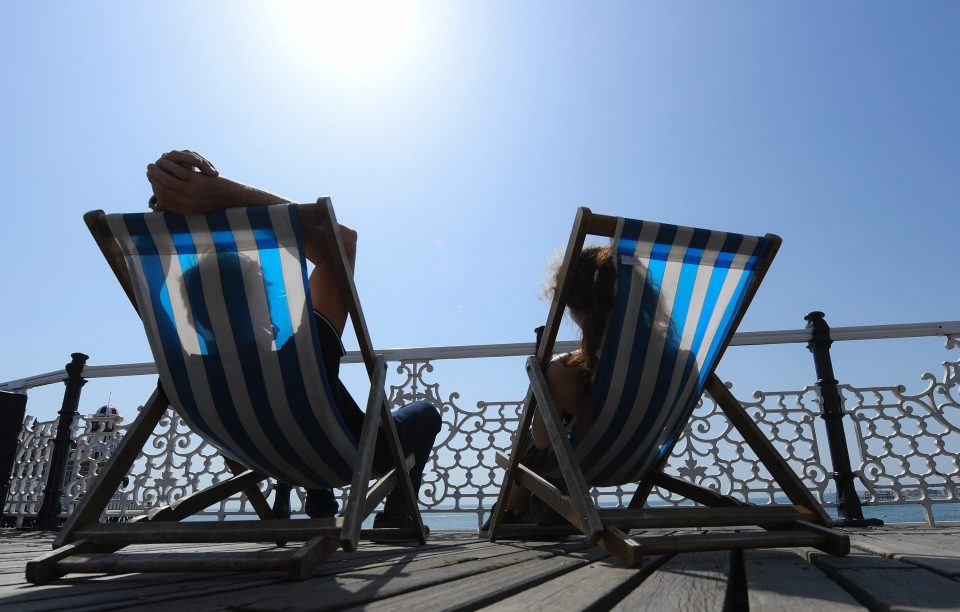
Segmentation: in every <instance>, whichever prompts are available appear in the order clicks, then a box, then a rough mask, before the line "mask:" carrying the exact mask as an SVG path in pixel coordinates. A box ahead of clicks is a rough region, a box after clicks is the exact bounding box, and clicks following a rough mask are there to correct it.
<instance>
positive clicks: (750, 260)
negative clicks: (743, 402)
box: [574, 219, 772, 486]
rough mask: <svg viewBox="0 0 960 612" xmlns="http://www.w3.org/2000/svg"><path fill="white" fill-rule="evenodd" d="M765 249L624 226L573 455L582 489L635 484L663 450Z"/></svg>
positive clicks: (710, 235) (716, 237)
mask: <svg viewBox="0 0 960 612" xmlns="http://www.w3.org/2000/svg"><path fill="white" fill-rule="evenodd" d="M771 245H772V241H771V240H770V239H768V238H762V237H756V236H742V235H739V234H728V233H724V232H714V231H709V230H702V229H695V228H689V227H677V226H673V225H664V224H660V223H650V222H645V221H635V220H631V219H625V220H624V228H623V233H622V237H621V239H620V242H619V244H617V245H614V246H615V248H616V260H617V266H618V277H617V298H616V303H615V305H614V309H613V312H612V313H611V318H610V322H609V324H608V328H607V333H606V336H605V338H604V341H603V346H602V349H601V353H600V362H599V366H598V368H597V372H596V376H595V378H594V409H595V420H594V423H593V425H592V426H591V427H590V430H589V431H588V432H587V434H586V435H585V436H584V437H583V439H582V440H578V441H574V448H575V453H576V457H577V459H578V460H579V462H580V465H581V468H582V469H583V472H584V476H585V478H586V480H587V482H588V483H590V484H591V485H595V486H603V485H620V484H626V483H629V482H636V481H638V480H640V479H641V478H642V477H643V476H644V475H645V474H646V472H647V471H648V470H649V469H651V468H652V467H654V466H656V465H657V464H658V463H659V461H660V460H661V459H662V458H663V456H664V454H666V453H667V452H669V450H670V448H671V447H672V446H673V442H674V440H675V438H676V437H677V436H678V435H679V434H680V432H681V431H682V429H683V426H684V425H685V424H686V422H687V420H688V419H689V417H690V413H691V412H692V411H693V408H694V406H695V405H696V403H697V401H698V399H699V398H700V395H701V393H702V392H703V389H704V385H705V384H706V379H707V375H708V374H709V373H710V372H711V371H712V370H713V368H714V365H715V363H716V360H717V357H718V355H719V353H720V352H721V349H722V347H724V346H726V344H727V342H728V341H729V337H730V336H731V334H732V332H733V329H732V327H733V323H734V321H735V320H736V318H737V315H738V313H739V312H740V309H741V307H742V306H743V300H744V298H745V296H746V293H747V290H748V288H749V286H750V282H751V280H752V279H753V278H754V276H755V273H756V268H757V265H758V264H759V263H760V262H761V261H762V260H763V257H764V256H765V255H766V254H767V253H768V251H769V249H770V247H771Z"/></svg>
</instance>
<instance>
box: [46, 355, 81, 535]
mask: <svg viewBox="0 0 960 612" xmlns="http://www.w3.org/2000/svg"><path fill="white" fill-rule="evenodd" d="M70 357H71V358H72V360H71V361H70V363H68V364H67V366H66V370H67V378H66V380H64V381H63V383H64V384H65V385H66V386H67V388H66V390H65V391H64V392H63V405H62V406H61V407H60V419H59V421H58V422H57V436H56V438H54V441H53V457H52V458H51V459H50V465H49V466H48V470H47V486H46V488H45V489H44V490H43V504H42V505H41V506H40V510H39V511H38V512H37V527H39V528H40V529H56V528H57V527H59V515H60V512H61V507H60V498H61V497H62V495H63V478H64V476H65V472H66V469H67V454H68V453H69V451H70V442H71V439H70V433H71V430H72V429H73V419H74V417H76V416H77V408H78V407H79V405H80V390H81V389H82V388H83V385H85V384H87V381H86V379H85V378H83V367H84V366H85V365H86V364H87V359H89V357H87V356H86V355H84V354H83V353H73V354H71V355H70Z"/></svg>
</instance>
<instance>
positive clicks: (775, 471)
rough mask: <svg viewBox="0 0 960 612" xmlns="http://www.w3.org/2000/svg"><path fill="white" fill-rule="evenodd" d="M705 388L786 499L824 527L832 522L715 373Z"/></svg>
mask: <svg viewBox="0 0 960 612" xmlns="http://www.w3.org/2000/svg"><path fill="white" fill-rule="evenodd" d="M706 388H707V392H708V393H709V394H710V397H712V398H713V399H714V401H716V402H717V405H718V406H720V409H721V410H723V413H724V414H725V415H726V416H727V418H728V419H729V420H730V423H732V424H733V426H734V427H736V428H737V431H739V432H740V435H742V436H743V439H744V440H745V441H746V442H747V444H748V445H749V446H750V448H752V449H753V452H755V453H756V454H757V457H758V458H759V459H760V461H761V463H763V465H764V467H766V468H767V470H769V472H770V474H771V475H772V476H773V478H774V480H776V481H777V484H779V485H780V488H781V489H783V492H784V493H786V495H787V497H789V498H790V501H792V502H793V503H795V504H797V505H798V506H803V507H805V508H808V509H809V510H810V511H812V512H813V513H815V514H816V515H817V518H818V521H817V522H818V523H820V524H821V525H826V526H828V527H829V526H831V525H833V521H832V520H831V519H830V517H829V516H828V515H827V513H826V512H824V510H823V507H822V506H821V505H820V504H819V503H818V502H817V500H816V499H814V497H813V495H811V494H810V491H809V490H807V488H806V487H805V486H803V483H802V482H801V481H800V479H799V478H797V475H796V474H795V473H794V472H793V470H792V469H791V468H790V466H789V465H788V464H787V462H786V461H785V460H784V459H783V457H782V456H781V455H780V453H778V452H777V449H775V448H774V447H773V445H772V444H771V443H770V441H769V440H768V439H767V438H766V436H764V435H763V432H762V431H760V428H759V427H757V424H756V423H754V422H753V419H751V418H750V416H749V415H748V414H747V412H746V410H744V409H743V406H742V405H741V404H740V402H739V401H737V398H735V397H734V396H733V393H730V390H729V389H727V387H726V385H724V384H723V381H722V380H720V378H719V377H717V375H716V374H711V375H710V377H709V378H708V379H707V387H706Z"/></svg>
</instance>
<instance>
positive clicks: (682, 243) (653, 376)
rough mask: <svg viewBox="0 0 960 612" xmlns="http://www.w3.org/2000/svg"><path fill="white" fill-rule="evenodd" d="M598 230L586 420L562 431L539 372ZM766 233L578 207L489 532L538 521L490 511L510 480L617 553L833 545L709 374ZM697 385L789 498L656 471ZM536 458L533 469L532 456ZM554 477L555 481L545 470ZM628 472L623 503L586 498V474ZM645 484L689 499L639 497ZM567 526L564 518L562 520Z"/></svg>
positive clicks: (737, 315)
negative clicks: (550, 460) (605, 281)
mask: <svg viewBox="0 0 960 612" xmlns="http://www.w3.org/2000/svg"><path fill="white" fill-rule="evenodd" d="M588 234H591V235H598V236H606V237H610V238H611V239H612V242H611V246H612V248H613V249H614V256H615V261H616V266H617V292H616V300H615V304H614V306H613V310H612V312H611V314H610V319H609V323H608V328H607V332H606V335H605V337H604V340H603V345H602V347H601V350H600V359H599V363H598V367H597V370H596V373H595V376H594V381H593V385H594V386H593V393H594V406H595V408H594V410H595V411H596V412H595V415H594V422H593V424H592V425H591V427H590V430H589V432H588V433H587V434H586V435H584V436H583V438H582V439H575V440H573V441H572V442H571V440H570V439H569V437H568V435H567V432H566V431H565V429H564V426H563V424H562V423H561V421H560V419H559V415H558V413H557V409H556V407H555V403H554V401H553V399H552V398H551V396H550V391H549V388H548V385H547V382H546V379H545V377H544V372H545V370H546V367H547V365H548V364H549V362H550V359H551V353H552V351H553V347H554V342H555V339H556V334H557V330H558V328H559V326H560V321H561V318H562V316H563V312H564V308H565V306H566V302H567V298H568V295H569V293H570V288H571V286H572V283H573V279H574V277H575V274H576V270H575V266H576V263H577V261H578V257H579V254H580V250H581V249H582V247H583V243H584V240H585V237H586V236H587V235H588ZM779 246H780V238H779V237H777V236H774V235H771V234H768V235H766V236H764V237H755V236H743V235H739V234H729V233H724V232H716V231H709V230H702V229H695V228H689V227H677V226H672V225H665V224H660V223H650V222H645V221H636V220H632V219H624V218H618V217H609V216H603V215H595V214H592V213H591V212H590V210H589V209H586V208H581V209H579V211H578V213H577V218H576V221H575V223H574V227H573V231H572V233H571V235H570V241H569V244H568V247H567V251H566V255H565V257H564V260H563V263H562V266H561V269H560V275H559V278H558V286H557V290H556V292H555V294H554V298H553V303H552V304H551V307H550V313H549V316H548V319H547V325H546V328H545V330H544V332H543V336H542V338H541V340H540V342H539V345H538V347H537V353H536V355H535V356H532V357H530V358H529V359H528V360H527V364H526V368H527V372H528V375H529V378H530V390H529V392H528V394H527V398H526V401H525V403H524V410H523V415H522V417H521V422H520V429H519V430H518V432H517V435H516V436H515V438H514V444H513V449H512V453H511V455H510V456H507V455H505V454H503V453H499V454H498V457H497V460H498V463H499V464H500V465H501V466H502V467H504V468H505V469H506V470H507V473H506V475H505V476H504V480H503V485H502V487H501V491H500V496H499V501H498V503H497V506H496V508H495V510H494V512H493V516H492V518H491V521H490V527H489V532H488V536H489V537H490V539H491V540H495V539H497V538H509V537H529V536H531V535H534V534H535V533H540V534H541V535H543V534H544V533H545V531H546V530H545V529H539V530H538V529H537V528H535V527H533V526H529V525H508V524H504V523H503V520H502V518H503V508H504V506H505V500H506V499H507V498H508V497H509V495H510V491H511V489H512V487H513V486H514V484H515V483H519V484H521V485H523V486H524V487H526V488H527V489H529V490H530V491H531V492H532V493H533V494H534V495H535V496H537V497H538V498H539V499H541V500H542V501H543V502H544V503H546V504H547V505H548V506H550V507H551V508H553V509H554V510H555V511H556V512H558V513H559V514H560V515H561V516H563V517H564V518H565V519H566V520H567V521H569V523H570V524H571V525H572V526H573V528H575V529H576V531H577V532H579V533H582V534H584V535H585V536H586V537H587V538H588V539H590V540H591V541H596V542H599V543H600V545H602V546H603V547H605V548H606V549H607V550H608V551H610V552H611V553H612V554H613V555H615V556H617V557H619V558H620V559H622V560H624V561H626V562H627V563H628V564H631V565H636V564H639V563H640V562H641V561H642V559H643V555H644V554H645V553H648V554H660V553H675V552H684V551H691V550H723V549H735V548H764V547H780V546H814V547H818V548H821V549H822V550H826V551H828V552H832V553H835V554H846V552H847V550H849V542H848V539H847V537H846V536H845V535H843V534H841V533H839V532H835V531H833V530H831V529H830V526H831V521H830V518H829V517H828V516H827V514H826V513H825V512H824V510H823V508H822V507H821V506H820V504H819V503H818V502H817V501H816V499H814V498H813V496H812V495H811V494H810V492H809V491H808V490H807V489H806V488H805V487H804V486H803V483H802V482H801V481H800V480H799V479H798V478H797V476H796V475H795V474H794V472H793V471H792V470H791V468H790V467H789V466H788V465H787V463H786V462H785V461H784V459H783V458H782V457H781V456H780V455H779V454H778V453H777V451H776V449H774V447H773V446H772V445H771V444H770V442H769V441H768V440H767V439H766V438H765V437H764V435H763V433H762V432H761V431H760V430H759V429H758V428H757V426H756V424H755V423H754V422H753V421H752V420H751V419H750V418H749V416H748V415H747V414H746V412H745V411H744V409H743V407H742V406H741V405H740V403H739V402H738V401H737V400H736V399H735V398H734V397H733V395H732V394H731V393H730V392H729V391H728V390H727V388H726V387H725V386H724V385H723V383H722V382H721V381H720V380H719V379H718V378H717V377H716V375H715V374H714V370H715V369H716V366H717V363H718V362H719V360H720V358H721V357H722V356H723V353H724V350H725V349H726V347H727V345H728V343H729V342H730V339H731V337H732V336H733V333H734V331H735V330H736V328H737V325H738V324H739V322H740V319H741V318H742V317H743V314H744V312H745V311H746V309H747V307H748V306H749V304H750V301H751V299H752V298H753V295H754V294H755V293H756V291H757V288H758V287H759V285H760V282H761V281H762V280H763V276H764V274H765V273H766V271H767V268H768V267H769V265H770V263H771V261H772V260H773V257H774V255H775V254H776V252H777V249H778V248H779ZM704 391H707V392H709V393H710V395H711V397H713V399H714V400H716V402H717V403H718V405H719V406H720V407H721V409H722V410H723V412H724V414H725V415H726V416H727V418H728V419H729V420H730V421H731V423H732V424H733V425H734V426H735V427H736V428H737V429H738V430H739V432H740V433H741V434H742V435H743V437H744V439H745V440H746V442H747V444H748V445H749V446H750V447H751V448H752V449H753V450H754V452H756V454H757V456H758V457H759V458H760V460H761V461H762V463H763V465H764V466H765V467H766V468H767V469H768V470H769V472H770V474H771V475H772V476H773V477H774V478H775V480H776V481H777V482H778V483H779V484H780V486H781V487H782V489H783V491H784V492H785V493H786V494H787V496H788V497H789V498H790V501H791V502H792V504H790V505H782V506H752V505H749V504H745V503H743V502H741V501H739V500H737V499H735V498H732V497H729V496H723V495H720V494H719V493H717V492H716V491H713V490H711V489H708V488H705V487H701V486H699V485H696V484H693V483H690V482H687V481H684V480H681V479H679V478H675V477H672V476H668V475H666V474H664V473H663V467H664V465H665V464H666V461H667V459H668V457H669V456H670V452H671V450H672V448H673V446H674V444H675V442H676V441H677V438H678V436H679V435H680V434H681V432H682V431H683V428H684V426H685V424H686V423H687V421H688V420H689V418H690V415H691V413H692V412H693V409H694V407H695V406H696V404H697V402H698V401H699V399H700V396H701V395H702V394H703V392H704ZM534 410H537V411H539V414H541V415H542V418H543V421H544V424H545V426H546V428H547V430H548V432H549V435H550V443H551V448H552V449H553V450H554V455H555V459H556V465H555V471H554V473H552V474H551V473H549V468H547V473H545V474H544V476H546V477H547V478H544V477H541V475H538V474H537V473H535V472H534V471H533V470H531V469H530V468H528V467H527V466H525V465H524V464H523V455H522V450H523V449H525V448H526V447H527V443H528V438H529V435H530V433H529V429H530V424H531V422H532V420H533V415H534ZM541 471H544V469H543V468H541ZM551 480H553V481H554V482H558V481H560V482H562V483H563V484H564V485H565V487H566V492H563V491H561V489H560V488H558V487H556V486H554V484H552V483H551V482H550V481H551ZM631 483H637V485H638V486H637V491H636V493H635V495H634V496H633V498H632V501H631V503H630V504H629V507H628V508H623V509H606V508H603V509H599V508H597V507H596V506H595V505H594V503H593V501H592V498H591V494H590V488H591V487H595V486H610V485H627V484H631ZM654 486H657V487H661V488H663V489H666V490H668V491H670V492H673V493H676V494H678V495H681V496H683V497H685V498H687V499H689V500H692V501H693V502H696V503H697V504H700V505H699V506H694V507H689V506H688V507H678V508H644V504H645V503H646V499H647V497H648V495H649V494H650V491H651V490H652V488H653V487H654ZM748 525H753V526H759V527H762V528H763V529H765V531H760V530H754V531H750V532H743V533H730V532H727V533H708V534H702V533H698V534H696V535H687V536H684V535H671V536H659V537H658V536H647V537H636V538H631V537H629V536H628V535H627V533H628V532H629V530H630V529H654V528H674V529H676V528H683V527H733V526H748ZM568 533H569V531H568Z"/></svg>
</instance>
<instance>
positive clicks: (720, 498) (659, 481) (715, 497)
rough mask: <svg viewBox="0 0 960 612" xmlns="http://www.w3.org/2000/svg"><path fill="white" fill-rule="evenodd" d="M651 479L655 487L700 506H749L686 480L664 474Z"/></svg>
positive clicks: (653, 476) (656, 474) (657, 474)
mask: <svg viewBox="0 0 960 612" xmlns="http://www.w3.org/2000/svg"><path fill="white" fill-rule="evenodd" d="M649 479H650V482H651V484H653V485H654V486H658V487H662V488H664V489H666V490H667V491H670V492H671V493H676V494H677V495H682V496H684V497H686V498H687V499H689V500H690V501H695V502H697V503H698V504H703V505H704V506H710V507H733V506H745V505H747V504H746V503H744V502H742V501H740V500H739V499H736V498H734V497H730V496H729V495H723V494H720V493H717V492H716V491H714V490H713V489H708V488H706V487H701V486H700V485H696V484H693V483H692V482H687V481H686V480H681V479H680V478H675V477H673V476H669V475H667V474H664V473H663V472H657V473H655V474H651V475H650V476H649ZM631 507H632V506H631Z"/></svg>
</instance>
